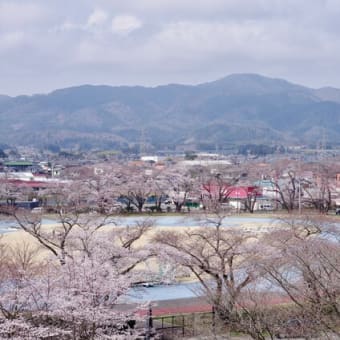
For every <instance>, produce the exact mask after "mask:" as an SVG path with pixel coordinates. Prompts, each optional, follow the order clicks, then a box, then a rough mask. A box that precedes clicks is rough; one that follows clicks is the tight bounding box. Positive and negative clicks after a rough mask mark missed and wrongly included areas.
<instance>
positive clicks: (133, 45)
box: [0, 0, 340, 94]
mask: <svg viewBox="0 0 340 340" xmlns="http://www.w3.org/2000/svg"><path fill="white" fill-rule="evenodd" d="M339 14H340V3H339V1H338V0H313V1H310V0H228V1H226V0H210V1H209V2H208V1H206V0H185V1H183V0H138V1H135V0H125V1H118V0H94V1H91V0H74V1H69V0H49V1H48V2H47V1H45V0H7V1H5V0H0V57H1V61H2V63H1V64H0V72H1V74H2V75H3V81H2V83H1V85H0V93H10V94H19V93H33V92H47V91H49V90H52V89H54V88H58V87H63V86H70V85H77V84H81V83H84V82H86V83H107V84H113V85H118V84H146V85H156V84H160V83H169V82H184V83H197V82H200V81H208V80H212V79H213V78H218V77H222V76H224V75H226V74H228V73H233V72H258V73H263V74H265V75H270V76H274V77H284V78H287V79H288V80H292V81H295V82H300V83H303V84H306V85H311V86H323V85H333V86H338V87H340V81H339V80H338V79H337V76H336V74H337V73H338V72H339V71H340V67H339V66H338V60H339V57H340V47H339V46H340V41H339V40H340V38H339V37H340V35H339V29H340V27H339V23H338V17H339Z"/></svg>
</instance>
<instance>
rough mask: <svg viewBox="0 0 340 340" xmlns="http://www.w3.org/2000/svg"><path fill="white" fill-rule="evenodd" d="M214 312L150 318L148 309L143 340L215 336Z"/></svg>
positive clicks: (150, 311)
mask: <svg viewBox="0 0 340 340" xmlns="http://www.w3.org/2000/svg"><path fill="white" fill-rule="evenodd" d="M215 332H216V318H215V312H214V310H213V309H212V311H211V312H196V313H190V314H178V315H166V316H152V310H151V309H149V313H148V318H147V330H146V333H145V339H146V340H148V339H153V338H154V337H156V338H157V339H162V340H170V339H179V338H181V337H187V336H196V335H204V334H215Z"/></svg>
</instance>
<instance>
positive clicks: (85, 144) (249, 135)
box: [0, 74, 340, 149]
mask: <svg viewBox="0 0 340 340" xmlns="http://www.w3.org/2000/svg"><path fill="white" fill-rule="evenodd" d="M142 130H143V131H144V133H146V134H147V136H148V140H147V141H146V143H147V145H148V146H149V147H150V149H153V148H154V149H159V148H164V147H166V148H175V147H176V146H177V145H178V144H184V145H185V143H186V141H190V144H192V143H194V144H197V145H199V144H202V143H203V144H204V143H205V144H209V145H216V144H218V145H222V146H223V145H225V144H230V143H236V144H240V143H249V142H254V143H259V142H261V143H262V142H263V143H283V144H284V143H313V142H316V139H317V138H320V134H321V133H323V134H325V132H326V133H327V136H329V142H336V141H337V140H339V139H340V132H338V131H340V90H339V89H336V88H332V87H323V88H319V89H313V88H309V87H305V86H302V85H298V84H293V83H290V82H288V81H286V80H284V79H280V78H269V77H264V76H261V75H258V74H231V75H229V76H226V77H223V78H220V79H217V80H215V81H212V82H206V83H202V84H198V85H181V84H169V85H159V86H155V87H144V86H109V85H91V84H85V85H80V86H72V87H68V88H64V89H57V90H54V91H52V92H50V93H48V94H36V95H32V96H16V97H8V96H0V132H1V135H0V142H2V143H7V144H8V143H10V144H14V145H15V144H16V145H23V144H25V145H33V146H37V145H38V146H42V147H44V146H46V145H48V144H56V145H59V146H60V147H67V148H68V147H80V148H93V147H95V148H117V149H126V148H131V147H136V146H137V144H138V143H139V142H140V139H141V131H142Z"/></svg>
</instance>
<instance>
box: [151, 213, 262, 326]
mask: <svg viewBox="0 0 340 340" xmlns="http://www.w3.org/2000/svg"><path fill="white" fill-rule="evenodd" d="M224 220H226V219H225V216H224V215H217V216H214V217H213V218H211V217H210V218H209V219H208V220H206V221H205V226H204V227H201V228H192V229H187V230H186V231H184V232H176V231H167V232H164V231H162V232H161V233H158V234H157V235H156V236H155V241H156V242H157V243H158V244H160V245H161V254H163V257H167V258H168V259H170V261H174V262H175V263H177V264H179V265H181V266H183V267H185V268H187V269H188V270H189V271H190V272H191V274H192V275H193V276H194V277H195V278H196V279H197V280H198V281H199V282H200V284H201V286H202V290H203V292H204V294H205V296H206V297H207V298H208V299H209V301H210V302H211V303H212V305H213V306H214V307H215V310H216V312H217V313H218V315H219V317H220V318H221V319H223V320H225V321H228V320H230V319H231V318H232V314H233V312H234V311H235V308H236V304H237V301H238V298H239V297H240V294H241V292H242V290H243V289H244V288H245V287H246V286H247V285H248V284H250V283H251V282H252V281H254V280H255V279H256V275H257V274H256V272H255V270H254V261H256V259H257V257H258V252H257V251H256V245H257V242H256V237H255V236H254V235H250V234H248V233H246V232H242V231H240V230H237V231H236V230H233V229H230V228H226V227H224V226H222V224H223V221H224ZM164 254H165V255H164Z"/></svg>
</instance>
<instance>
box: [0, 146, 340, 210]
mask: <svg viewBox="0 0 340 340" xmlns="http://www.w3.org/2000/svg"><path fill="white" fill-rule="evenodd" d="M338 164H340V157H339V158H337V157H336V156H334V155H333V156H332V157H323V158H320V157H319V159H314V160H308V159H307V157H303V154H297V155H276V156H271V157H270V158H268V157H267V159H266V158H265V157H262V158H243V157H240V156H237V155H232V156H223V155H219V154H213V153H197V154H195V157H194V159H191V157H188V156H186V155H180V154H179V155H176V156H172V157H160V156H151V155H150V156H141V157H140V158H139V159H138V158H137V159H135V160H119V159H111V160H106V161H105V162H102V161H100V160H92V161H90V160H86V159H85V160H81V161H79V160H78V161H69V160H67V161H65V160H61V161H60V162H59V163H58V162H55V161H54V162H48V161H30V160H26V159H21V160H3V161H2V162H1V163H0V171H1V172H0V183H1V186H2V188H3V189H2V191H1V201H0V202H1V206H2V207H5V206H6V205H14V206H18V207H23V206H25V207H28V208H30V209H35V208H39V209H44V210H45V211H46V212H48V211H53V208H54V205H55V200H54V199H53V198H52V194H51V193H50V194H48V192H49V191H50V192H52V191H55V190H56V189H57V188H61V187H64V188H65V187H67V186H72V185H73V186H74V185H76V183H77V185H79V186H80V188H81V187H83V189H84V187H86V185H88V184H87V183H89V182H92V184H93V183H94V182H96V183H97V184H96V185H97V188H96V190H97V191H98V192H97V196H98V197H97V198H96V199H97V200H102V203H103V204H104V205H105V209H108V211H109V212H111V213H133V212H135V213H137V212H138V213H142V212H149V213H151V212H158V213H161V212H168V213H169V212H177V213H180V212H183V213H187V212H191V211H199V210H204V209H206V208H207V206H208V205H209V204H211V203H212V202H218V203H219V204H220V205H221V208H223V209H225V210H226V211H227V210H228V211H230V213H233V212H234V213H245V212H248V213H254V212H255V213H256V212H267V213H268V212H274V211H275V212H280V211H281V212H282V211H286V212H293V211H298V212H299V213H301V211H315V212H321V213H334V212H335V211H337V210H336V209H337V207H338V206H339V207H340V173H339V172H338V171H339V167H338ZM101 195H102V196H101ZM87 204H88V207H87V208H88V209H89V210H91V209H95V206H96V204H98V202H94V201H89V200H88V199H87ZM108 211H107V212H108Z"/></svg>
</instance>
